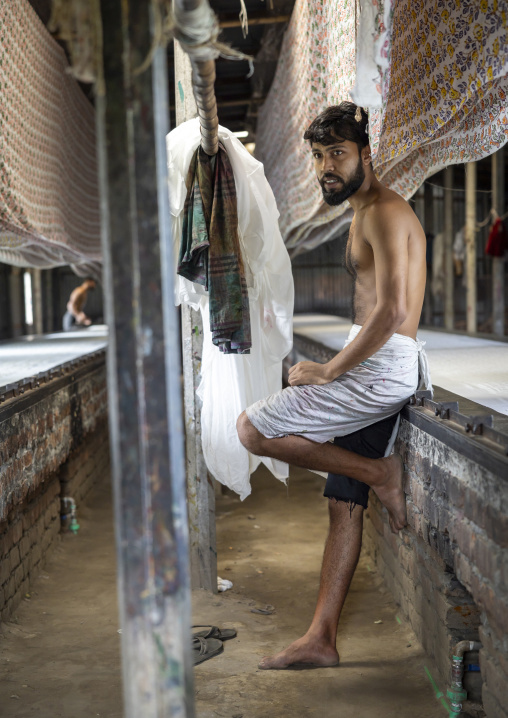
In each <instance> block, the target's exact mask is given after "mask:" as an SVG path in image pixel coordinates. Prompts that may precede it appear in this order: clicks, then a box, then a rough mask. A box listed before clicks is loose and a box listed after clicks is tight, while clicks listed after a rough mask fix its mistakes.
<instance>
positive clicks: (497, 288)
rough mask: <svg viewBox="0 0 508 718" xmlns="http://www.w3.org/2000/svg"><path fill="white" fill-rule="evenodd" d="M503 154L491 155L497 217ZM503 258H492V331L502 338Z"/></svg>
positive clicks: (500, 210)
mask: <svg viewBox="0 0 508 718" xmlns="http://www.w3.org/2000/svg"><path fill="white" fill-rule="evenodd" d="M504 152H505V148H504V147H502V148H501V149H500V150H498V151H497V152H496V153H494V154H493V155H492V159H491V162H492V207H493V209H495V210H496V212H497V214H498V215H499V216H502V215H503V214H504V211H505V209H504ZM505 264H506V262H505V258H504V257H492V331H493V333H494V334H497V335H498V336H499V337H502V336H504V312H505V301H504V292H505Z"/></svg>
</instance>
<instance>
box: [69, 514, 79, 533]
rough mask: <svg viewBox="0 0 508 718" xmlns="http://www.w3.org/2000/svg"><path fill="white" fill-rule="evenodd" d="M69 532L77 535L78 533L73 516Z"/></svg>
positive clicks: (77, 526)
mask: <svg viewBox="0 0 508 718" xmlns="http://www.w3.org/2000/svg"><path fill="white" fill-rule="evenodd" d="M69 531H72V533H73V534H77V533H78V531H79V524H78V522H77V521H76V519H75V518H74V516H73V517H72V519H71V523H70V526H69Z"/></svg>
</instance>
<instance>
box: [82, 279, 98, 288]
mask: <svg viewBox="0 0 508 718" xmlns="http://www.w3.org/2000/svg"><path fill="white" fill-rule="evenodd" d="M85 282H93V283H94V284H95V286H97V280H96V279H95V278H94V277H85V278H84V280H83V284H84V283H85Z"/></svg>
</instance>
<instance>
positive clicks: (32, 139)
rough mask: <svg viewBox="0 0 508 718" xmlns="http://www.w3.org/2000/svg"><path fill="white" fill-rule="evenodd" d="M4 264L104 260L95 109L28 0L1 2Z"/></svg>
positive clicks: (84, 267)
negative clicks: (98, 186) (96, 153)
mask: <svg viewBox="0 0 508 718" xmlns="http://www.w3.org/2000/svg"><path fill="white" fill-rule="evenodd" d="M0 99H1V102H0V261H2V262H6V263H8V264H15V265H19V266H32V267H51V266H56V265H59V264H60V265H61V264H73V265H75V266H77V269H78V271H80V268H81V271H80V273H84V272H88V271H90V270H91V269H92V268H93V267H97V266H98V265H97V263H98V262H100V260H101V249H100V216H99V197H98V188H97V166H96V155H95V152H96V150H95V119H94V109H93V107H92V105H91V103H90V102H89V101H88V100H87V98H86V97H85V95H84V94H83V92H82V91H81V90H80V88H79V86H78V85H77V83H76V81H75V80H74V78H73V77H72V76H71V75H70V74H69V65H68V62H67V59H66V57H65V53H64V51H63V50H62V48H61V47H60V46H59V45H58V43H57V42H56V41H55V40H54V39H53V38H52V37H51V35H50V34H49V32H48V30H47V29H46V28H45V26H44V25H43V23H42V22H41V20H40V19H39V17H38V16H37V15H36V13H35V11H34V10H33V8H32V7H31V5H30V4H29V2H28V0H0Z"/></svg>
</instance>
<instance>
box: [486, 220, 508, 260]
mask: <svg viewBox="0 0 508 718" xmlns="http://www.w3.org/2000/svg"><path fill="white" fill-rule="evenodd" d="M507 251H508V232H507V231H506V227H505V226H504V223H503V220H502V219H500V218H499V217H498V218H497V219H496V220H495V222H494V224H493V225H492V228H491V230H490V232H489V237H488V239H487V245H486V247H485V254H488V255H490V256H491V257H504V255H505V252H507Z"/></svg>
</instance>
